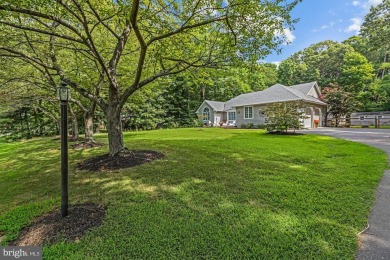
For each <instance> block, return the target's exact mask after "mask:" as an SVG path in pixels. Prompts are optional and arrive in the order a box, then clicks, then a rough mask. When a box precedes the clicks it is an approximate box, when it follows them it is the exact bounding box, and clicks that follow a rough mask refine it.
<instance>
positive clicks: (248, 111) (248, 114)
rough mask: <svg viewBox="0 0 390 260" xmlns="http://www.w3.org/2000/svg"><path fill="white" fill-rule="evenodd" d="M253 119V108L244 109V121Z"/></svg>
mask: <svg viewBox="0 0 390 260" xmlns="http://www.w3.org/2000/svg"><path fill="white" fill-rule="evenodd" d="M252 118H253V107H244V119H252Z"/></svg>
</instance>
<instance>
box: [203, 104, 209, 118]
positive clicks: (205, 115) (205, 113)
mask: <svg viewBox="0 0 390 260" xmlns="http://www.w3.org/2000/svg"><path fill="white" fill-rule="evenodd" d="M203 120H207V121H209V120H210V109H209V108H208V107H205V108H204V109H203Z"/></svg>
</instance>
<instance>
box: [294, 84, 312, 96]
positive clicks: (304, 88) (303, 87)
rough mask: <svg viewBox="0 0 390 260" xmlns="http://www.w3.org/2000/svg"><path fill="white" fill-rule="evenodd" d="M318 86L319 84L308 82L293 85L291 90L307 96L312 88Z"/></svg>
mask: <svg viewBox="0 0 390 260" xmlns="http://www.w3.org/2000/svg"><path fill="white" fill-rule="evenodd" d="M316 84H317V82H315V81H314V82H308V83H303V84H298V85H293V86H290V88H293V89H296V90H299V91H300V92H302V93H303V94H305V95H307V94H308V93H309V91H310V89H311V88H312V87H314V85H316Z"/></svg>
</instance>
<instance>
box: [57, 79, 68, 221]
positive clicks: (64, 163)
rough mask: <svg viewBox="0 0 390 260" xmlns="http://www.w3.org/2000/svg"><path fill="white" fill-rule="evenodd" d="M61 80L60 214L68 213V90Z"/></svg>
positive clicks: (59, 95) (59, 97) (64, 215)
mask: <svg viewBox="0 0 390 260" xmlns="http://www.w3.org/2000/svg"><path fill="white" fill-rule="evenodd" d="M67 85H68V84H67V83H66V82H64V81H62V82H61V86H60V87H59V88H58V92H57V94H58V99H59V100H60V101H61V216H62V217H66V216H67V215H68V101H69V100H70V90H69V88H68V87H67Z"/></svg>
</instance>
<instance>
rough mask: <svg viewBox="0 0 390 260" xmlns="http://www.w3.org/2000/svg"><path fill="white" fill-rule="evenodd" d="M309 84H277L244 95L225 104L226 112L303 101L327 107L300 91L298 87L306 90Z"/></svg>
mask: <svg viewBox="0 0 390 260" xmlns="http://www.w3.org/2000/svg"><path fill="white" fill-rule="evenodd" d="M314 83H315V82H314ZM314 83H313V85H314ZM309 84H312V83H306V84H300V85H296V87H297V88H291V87H286V86H284V85H281V84H276V85H273V86H272V87H270V88H267V89H265V90H263V91H258V92H253V93H247V94H242V95H239V96H237V97H235V98H233V99H231V100H229V101H227V102H226V104H225V110H228V109H231V108H232V107H238V106H246V105H257V104H268V103H277V102H287V101H301V100H302V101H307V102H311V103H316V104H319V105H326V104H325V103H324V102H322V101H320V100H318V99H316V98H314V97H311V96H307V95H305V94H304V93H302V92H301V90H298V86H300V87H299V88H300V89H306V88H307V86H308V85H309ZM304 85H305V86H304ZM313 85H312V86H313ZM309 90H310V89H309ZM309 90H308V91H309Z"/></svg>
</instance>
